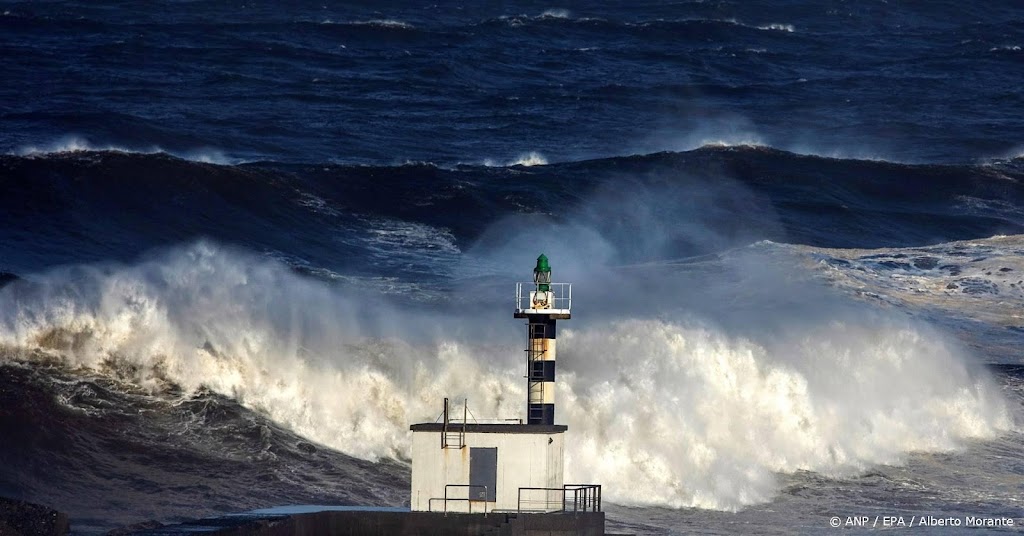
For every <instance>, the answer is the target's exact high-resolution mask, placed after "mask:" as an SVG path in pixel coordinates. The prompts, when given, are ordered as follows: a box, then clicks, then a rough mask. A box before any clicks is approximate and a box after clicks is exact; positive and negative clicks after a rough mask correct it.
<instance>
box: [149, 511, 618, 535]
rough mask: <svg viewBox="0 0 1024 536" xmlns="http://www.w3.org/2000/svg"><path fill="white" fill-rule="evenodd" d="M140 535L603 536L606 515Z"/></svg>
mask: <svg viewBox="0 0 1024 536" xmlns="http://www.w3.org/2000/svg"><path fill="white" fill-rule="evenodd" d="M130 534H133V535H135V536H195V535H196V534H203V535H209V536H319V535H323V534H330V535H335V536H602V535H603V534H604V513H603V512H586V513H580V514H575V515H574V514H523V515H518V516H517V515H515V514H489V515H484V514H448V515H445V514H441V513H430V512H403V513H400V512H360V511H344V512H335V511H325V512H310V513H303V514H294V515H231V516H224V517H219V518H210V519H203V520H199V521H193V522H190V523H183V524H181V525H171V526H165V527H160V528H155V529H146V530H141V531H138V532H133V533H130Z"/></svg>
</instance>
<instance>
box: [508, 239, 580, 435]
mask: <svg viewBox="0 0 1024 536" xmlns="http://www.w3.org/2000/svg"><path fill="white" fill-rule="evenodd" d="M571 309H572V286H571V285H570V284H569V283H552V282H551V267H550V266H549V265H548V258H547V257H546V256H544V255H543V254H542V255H541V256H540V257H537V266H536V267H535V268H534V269H533V284H532V285H531V284H529V283H517V284H516V312H515V315H514V316H515V317H516V318H525V319H526V321H527V335H528V337H529V343H528V346H527V348H526V355H527V358H526V381H527V395H526V397H527V403H526V423H527V424H555V357H556V350H555V347H556V345H555V321H556V320H567V319H569V318H571Z"/></svg>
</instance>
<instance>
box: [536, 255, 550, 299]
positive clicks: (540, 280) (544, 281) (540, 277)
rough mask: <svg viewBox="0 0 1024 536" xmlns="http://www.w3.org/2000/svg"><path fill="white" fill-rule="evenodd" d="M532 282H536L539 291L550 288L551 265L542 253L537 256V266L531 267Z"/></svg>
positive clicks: (545, 290)
mask: <svg viewBox="0 0 1024 536" xmlns="http://www.w3.org/2000/svg"><path fill="white" fill-rule="evenodd" d="M533 282H534V283H536V284H537V290H538V291H540V292H547V291H549V290H551V266H550V265H549V264H548V258H547V256H546V255H544V254H543V253H541V255H540V257H537V266H536V267H535V268H534V269H533Z"/></svg>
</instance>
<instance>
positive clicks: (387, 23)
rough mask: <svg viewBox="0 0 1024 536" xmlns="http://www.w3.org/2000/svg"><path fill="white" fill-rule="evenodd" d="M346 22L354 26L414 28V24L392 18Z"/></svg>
mask: <svg viewBox="0 0 1024 536" xmlns="http://www.w3.org/2000/svg"><path fill="white" fill-rule="evenodd" d="M348 24H354V25H356V26H377V27H379V28H399V29H402V30H412V29H414V28H415V26H413V25H412V24H409V23H408V22H404V21H400V20H394V19H371V20H360V21H355V22H351V23H348Z"/></svg>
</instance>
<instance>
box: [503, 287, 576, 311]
mask: <svg viewBox="0 0 1024 536" xmlns="http://www.w3.org/2000/svg"><path fill="white" fill-rule="evenodd" d="M548 287H549V291H550V292H551V300H550V301H551V303H550V304H546V305H547V306H539V304H535V303H533V300H532V296H531V294H532V293H533V292H534V291H536V290H537V284H536V283H534V282H532V281H531V282H528V283H516V312H517V313H533V312H536V313H563V314H566V313H569V311H570V310H572V283H550V284H549V285H548Z"/></svg>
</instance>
